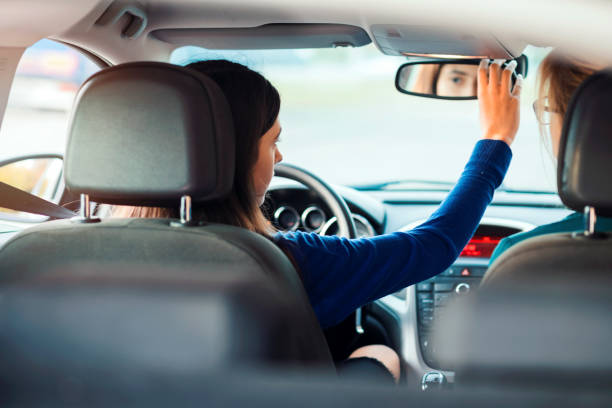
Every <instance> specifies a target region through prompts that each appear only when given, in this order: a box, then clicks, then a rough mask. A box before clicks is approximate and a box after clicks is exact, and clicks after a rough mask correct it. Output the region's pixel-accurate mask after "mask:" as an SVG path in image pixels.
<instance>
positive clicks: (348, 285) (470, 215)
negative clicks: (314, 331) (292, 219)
mask: <svg viewBox="0 0 612 408" xmlns="http://www.w3.org/2000/svg"><path fill="white" fill-rule="evenodd" d="M511 156H512V153H511V151H510V148H509V147H508V145H507V144H506V143H504V142H501V141H496V140H481V141H479V142H478V143H477V144H476V147H475V148H474V151H473V152H472V156H471V158H470V160H469V161H468V163H467V165H466V166H465V169H464V171H463V173H462V175H461V177H460V179H459V181H458V182H457V184H456V185H455V187H454V188H453V189H452V191H451V192H450V193H449V195H448V196H447V197H446V199H445V200H444V201H443V202H442V204H441V205H440V207H439V208H438V209H437V210H436V211H435V212H434V213H433V214H432V215H431V217H430V218H429V219H428V220H427V221H425V222H424V223H423V224H421V225H419V226H418V227H416V228H414V229H412V230H411V231H407V232H394V233H390V234H385V235H380V236H376V237H372V238H361V239H347V238H340V237H335V236H331V237H328V236H320V235H318V234H315V233H303V232H294V233H279V234H277V235H276V236H275V241H276V242H277V244H278V245H279V246H280V247H281V248H283V249H285V250H286V251H288V252H289V253H290V254H291V255H292V256H293V258H294V260H295V262H296V264H297V265H298V267H299V268H300V272H301V275H302V280H303V283H304V288H305V289H306V292H307V294H308V297H309V299H310V302H311V305H312V307H313V309H314V311H315V313H316V315H317V317H318V319H319V322H320V324H321V326H322V327H329V326H332V325H334V324H337V323H339V322H340V321H342V320H343V319H344V318H346V316H348V315H349V314H350V313H352V312H353V311H354V310H355V309H357V308H358V307H360V306H363V305H365V304H367V303H369V302H371V301H373V300H376V299H379V298H381V297H383V296H386V295H388V294H390V293H393V292H396V291H398V290H400V289H402V288H404V287H406V286H409V285H412V284H414V283H416V282H420V281H422V280H425V279H428V278H430V277H432V276H434V275H437V274H439V273H441V272H442V271H444V270H445V269H446V268H447V267H448V266H450V265H451V264H452V263H453V262H454V261H455V259H456V258H457V257H458V256H459V253H460V252H461V250H462V249H463V247H464V246H465V245H466V243H467V242H468V241H469V239H470V238H471V237H472V235H473V234H474V232H475V231H476V228H477V227H478V224H479V222H480V219H481V218H482V215H483V214H484V211H485V209H486V207H487V205H488V204H489V203H490V202H491V199H492V198H493V193H494V190H495V189H496V188H497V187H498V186H499V185H500V184H501V182H502V180H503V178H504V175H505V174H506V171H507V169H508V166H509V164H510V159H511Z"/></svg>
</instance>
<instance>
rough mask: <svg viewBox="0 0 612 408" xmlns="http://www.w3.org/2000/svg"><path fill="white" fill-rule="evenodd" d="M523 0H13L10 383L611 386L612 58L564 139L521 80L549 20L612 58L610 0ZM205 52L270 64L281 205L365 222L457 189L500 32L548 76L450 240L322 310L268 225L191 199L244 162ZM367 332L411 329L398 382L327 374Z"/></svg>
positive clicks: (473, 392)
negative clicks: (551, 134)
mask: <svg viewBox="0 0 612 408" xmlns="http://www.w3.org/2000/svg"><path fill="white" fill-rule="evenodd" d="M514 3H516V4H515V6H516V10H508V9H507V8H506V7H503V5H502V4H497V3H495V4H492V3H490V2H484V1H480V0H475V1H473V2H466V3H464V4H462V5H461V6H459V5H457V4H455V3H454V2H448V1H442V0H440V1H428V2H411V3H404V2H396V1H391V0H389V1H387V0H382V1H380V2H377V4H375V5H374V4H370V3H369V2H367V3H366V2H364V3H360V2H349V1H344V0H342V1H338V2H337V3H334V4H330V3H329V2H322V1H310V2H302V1H296V2H295V4H294V3H291V4H289V2H281V1H278V0H267V1H263V0H262V1H259V0H258V1H249V2H247V1H244V0H242V1H239V0H227V1H224V2H218V1H208V0H198V1H196V0H181V1H172V0H139V1H132V0H87V1H80V2H74V1H71V0H56V1H53V2H39V1H30V0H21V1H16V0H15V1H13V0H9V1H8V2H6V3H5V4H3V5H2V6H1V7H2V9H3V10H5V11H6V13H0V14H2V15H0V118H3V119H2V122H0V144H1V145H2V149H0V356H1V357H0V360H1V361H2V362H3V364H1V365H0V390H1V391H0V401H2V402H3V404H6V405H8V406H11V405H17V406H19V405H29V404H32V405H60V406H64V405H75V406H82V405H98V406H107V405H118V404H121V405H127V404H129V405H134V406H145V405H147V406H150V405H164V406H167V405H170V404H172V405H176V404H181V405H183V404H185V405H187V404H188V405H195V404H198V405H201V404H205V405H207V406H238V405H247V404H248V405H250V406H262V407H263V406H277V405H278V406H280V405H282V406H325V407H327V406H330V407H331V406H347V407H348V406H351V407H362V406H363V407H365V406H371V405H373V404H376V405H381V406H400V405H401V406H406V405H407V404H423V405H426V406H431V407H435V406H459V405H460V406H465V405H468V404H470V405H473V406H490V405H491V404H495V405H496V406H517V405H520V406H610V404H611V403H612V392H611V390H612V380H611V378H612V341H611V340H612V325H611V324H610V323H611V322H610V311H611V310H612V309H611V308H612V303H611V302H612V301H611V299H612V298H611V297H610V295H609V288H610V285H611V284H612V280H611V276H612V275H611V273H612V238H611V237H610V235H609V234H607V233H606V232H602V231H600V230H596V226H597V219H598V217H610V216H612V187H611V185H610V182H609V180H608V179H607V175H609V174H612V160H610V158H611V157H612V137H611V134H612V116H611V115H610V114H609V113H610V107H612V68H606V69H604V70H601V71H599V72H597V73H596V74H594V75H592V76H591V77H589V78H588V79H587V80H586V81H584V83H582V84H581V85H580V87H579V88H578V90H577V91H576V92H575V93H574V95H573V96H572V99H571V101H570V104H569V107H568V109H567V113H566V114H565V116H564V118H563V126H562V134H561V141H560V150H559V155H558V160H557V162H556V163H554V164H551V163H553V162H552V161H551V160H550V158H549V157H547V156H546V155H545V154H544V155H543V154H541V153H542V152H541V145H542V142H541V140H540V137H539V136H538V134H537V132H538V129H537V123H536V122H535V120H534V119H533V118H531V116H533V112H532V111H531V104H532V102H533V99H534V98H535V97H536V95H535V91H534V89H535V86H536V82H535V78H534V77H535V76H536V73H537V66H538V64H539V63H540V62H541V60H542V59H543V58H544V57H545V55H546V54H547V53H548V52H550V50H551V48H552V47H557V48H561V49H567V50H568V52H569V51H572V52H582V53H584V55H587V56H589V57H591V58H597V59H598V60H600V61H605V64H607V65H606V66H607V67H610V66H612V57H611V54H610V51H609V50H610V49H611V47H612V27H610V26H609V24H608V23H607V21H608V20H609V17H610V16H611V15H612V6H610V5H608V4H604V3H602V2H598V1H596V0H581V1H570V2H566V3H564V4H560V5H555V6H554V7H558V8H559V10H560V11H559V14H558V17H557V18H558V20H555V19H553V18H551V17H550V13H547V12H548V11H549V7H553V6H552V5H550V4H533V2H527V1H523V0H517V1H515V2H514ZM519 6H523V8H521V7H519ZM526 10H527V11H526ZM576 16H578V17H579V18H576ZM501 20H503V24H501V23H500V24H497V23H495V24H494V23H493V22H499V21H501ZM587 21H589V23H588V24H587V23H586V22H587ZM602 33H603V35H602ZM595 39H596V41H594V40H595ZM213 58H228V59H230V60H235V61H237V62H241V63H245V64H246V65H249V66H252V67H253V68H254V69H255V70H257V69H259V68H260V69H261V71H262V72H263V73H264V74H265V75H266V76H267V77H270V80H271V82H273V83H278V85H279V90H280V91H281V97H282V99H283V107H282V109H281V112H283V110H285V112H286V114H285V113H281V119H282V120H283V129H284V130H283V138H284V140H287V141H286V142H285V141H283V143H287V145H286V149H285V145H284V144H281V148H282V149H283V154H284V155H285V160H284V161H283V162H282V163H280V164H278V165H276V167H275V179H274V180H273V182H272V185H271V187H270V189H269V191H268V194H267V196H266V200H265V203H264V204H263V206H262V210H263V211H264V214H265V215H266V217H267V218H268V220H269V222H270V223H271V224H272V225H273V226H274V227H275V228H276V229H278V231H281V232H292V231H304V232H310V233H316V234H320V235H337V236H340V237H346V238H350V239H356V238H361V237H374V236H377V235H382V234H387V233H393V232H396V231H409V230H411V229H412V228H414V227H416V226H418V225H420V224H421V223H423V222H424V221H425V220H426V219H427V218H428V217H429V215H430V214H431V213H433V212H434V211H435V210H436V208H437V207H438V206H439V205H440V203H441V202H442V201H443V200H444V198H445V197H446V195H447V194H448V192H449V191H450V190H451V188H452V187H453V185H454V183H455V181H456V180H457V178H458V177H459V175H460V172H461V169H462V165H463V164H464V163H465V160H466V159H467V154H468V153H469V151H470V148H471V147H472V146H473V144H474V143H475V142H476V141H477V140H478V138H479V133H478V127H477V124H475V123H476V121H477V115H478V114H477V105H476V104H477V101H476V100H475V99H476V87H475V86H476V85H475V82H474V81H475V79H474V78H475V75H476V71H475V69H476V67H477V65H478V64H479V63H480V61H481V60H482V59H490V60H495V59H497V60H499V59H501V60H503V61H504V64H507V63H508V62H510V61H517V69H516V74H515V76H514V77H513V81H516V79H517V75H518V74H522V75H523V76H524V77H525V78H526V81H531V82H526V83H529V84H531V85H530V86H531V87H532V88H529V89H528V88H527V87H526V88H525V90H524V91H523V92H524V93H523V95H522V100H521V104H522V105H521V106H522V108H521V115H522V121H524V124H523V123H522V124H521V130H520V131H519V136H518V138H517V144H516V147H515V146H513V147H512V150H513V154H514V156H515V158H514V159H513V160H515V161H514V162H513V165H512V167H511V170H510V172H509V175H508V177H507V180H506V181H505V182H504V184H503V185H502V186H501V187H500V188H499V189H498V190H497V191H496V193H495V196H494V198H493V201H492V203H491V204H490V206H489V207H488V208H487V210H486V212H485V215H484V217H483V218H482V220H481V222H480V225H479V226H478V228H477V230H476V232H475V234H474V236H473V237H472V238H471V240H470V241H469V243H468V244H467V246H466V247H465V248H463V250H462V251H461V253H460V256H459V257H458V258H457V260H456V261H455V262H454V263H453V264H452V265H451V266H450V267H448V268H447V269H446V270H444V271H442V272H441V273H440V274H439V275H437V276H434V277H432V278H430V279H428V280H426V281H423V282H419V283H417V284H415V285H412V286H409V287H407V288H404V289H402V290H400V291H398V292H396V293H393V294H390V295H388V296H385V297H383V298H381V299H378V300H376V301H374V302H372V303H370V304H367V305H364V306H363V307H361V308H359V309H357V310H356V311H355V312H354V313H352V314H351V315H350V316H349V317H347V318H346V319H345V320H344V321H343V322H341V323H340V324H338V325H336V326H333V327H331V328H326V329H325V330H323V329H322V328H321V327H320V325H319V323H318V321H317V318H316V316H315V314H314V311H313V309H312V307H311V306H310V303H309V300H308V296H307V295H306V292H305V290H304V287H303V286H302V283H301V280H300V275H299V272H298V271H297V270H296V267H295V265H294V263H293V262H292V260H290V259H289V258H288V257H287V256H286V255H285V253H284V252H283V251H281V250H280V249H279V248H278V247H277V246H276V245H275V244H274V243H273V242H272V241H271V240H269V239H267V238H265V237H263V236H261V235H259V234H256V233H254V232H251V231H248V230H246V229H243V228H238V227H234V226H229V225H221V224H208V223H202V222H196V221H194V220H193V217H192V209H193V207H194V206H197V205H198V204H200V203H206V202H210V201H214V200H215V199H217V198H218V197H220V196H223V195H224V194H226V193H227V192H228V191H229V190H230V189H231V188H232V183H233V176H234V168H235V157H234V151H235V145H236V138H235V129H234V125H233V120H232V114H231V111H230V108H229V104H228V102H227V100H226V98H225V96H224V95H223V92H222V91H221V89H220V88H219V86H218V85H217V84H216V83H215V82H214V81H212V80H211V79H210V78H208V77H207V76H205V75H203V74H200V73H198V72H195V71H192V70H190V69H188V68H185V67H184V65H186V64H187V63H188V62H192V61H194V60H198V59H213ZM458 78H459V79H458ZM459 80H460V81H461V82H460V81H459ZM389 95H391V96H389ZM523 105H524V106H523ZM362 109H366V110H362ZM282 115H284V116H282ZM529 115H531V116H529ZM472 122H474V123H472ZM291 127H293V128H294V129H295V131H292V130H291ZM285 134H286V136H285ZM292 139H293V140H292ZM202 152H204V154H202ZM437 152H440V155H439V157H437V158H436V157H433V156H434V155H436V154H437ZM196 153H197V154H196ZM292 156H293V157H295V158H296V159H295V161H294V160H292ZM542 162H546V163H549V164H546V165H542V164H541V163H542ZM445 166H446V167H445ZM545 166H549V170H550V169H552V170H551V171H552V172H553V173H551V174H549V175H548V176H549V177H548V178H546V177H547V175H546V170H545V169H544V170H543V167H545ZM114 205H126V206H153V207H163V206H175V207H177V208H180V217H178V218H176V219H164V218H151V219H144V218H118V217H114V216H113V214H112V206H114ZM573 212H579V213H583V214H584V228H583V229H581V230H578V231H574V232H571V233H558V234H549V235H543V236H540V237H536V238H530V239H528V240H525V241H523V242H521V243H519V244H517V245H515V246H513V247H512V248H511V249H509V250H507V251H505V252H504V253H503V254H502V255H501V256H500V257H499V258H497V259H496V260H495V261H494V262H492V263H491V262H490V259H491V255H492V254H493V251H494V250H495V248H496V246H497V245H498V244H499V242H500V241H501V240H502V239H504V238H506V237H509V236H511V235H513V234H516V233H520V232H525V231H530V230H532V229H534V228H536V227H538V226H541V225H544V224H548V223H551V222H555V221H559V220H561V219H563V218H564V217H566V216H568V215H570V214H572V213H573ZM606 322H607V323H606ZM371 344H383V345H386V346H388V347H390V348H392V349H393V350H394V351H396V352H397V354H398V355H399V357H400V361H401V372H402V376H401V379H400V381H399V383H398V384H397V385H396V386H389V385H384V384H378V383H375V382H367V381H363V380H348V379H342V378H338V376H337V375H336V371H335V363H337V362H340V361H342V360H345V359H346V358H347V357H348V356H349V355H350V353H351V352H352V351H353V350H355V349H356V348H357V347H360V346H364V345H371Z"/></svg>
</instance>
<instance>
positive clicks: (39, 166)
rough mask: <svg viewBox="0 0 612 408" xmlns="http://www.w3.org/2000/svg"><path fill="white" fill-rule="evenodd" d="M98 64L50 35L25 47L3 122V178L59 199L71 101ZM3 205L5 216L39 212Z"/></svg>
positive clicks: (0, 165) (0, 167) (0, 147)
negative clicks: (22, 211) (12, 209)
mask: <svg viewBox="0 0 612 408" xmlns="http://www.w3.org/2000/svg"><path fill="white" fill-rule="evenodd" d="M99 69H100V68H99V67H98V66H97V65H95V64H94V63H93V62H91V61H90V60H89V59H88V58H87V57H85V56H84V55H82V54H81V53H79V52H78V51H76V50H74V49H73V48H70V47H68V46H66V45H64V44H61V43H57V42H54V41H51V40H41V41H39V42H37V43H36V44H34V45H32V46H31V47H30V48H28V49H27V50H26V51H25V52H24V54H23V56H22V58H21V60H20V62H19V65H18V67H17V72H16V74H15V78H14V79H13V84H12V87H11V91H10V94H9V98H8V104H7V108H6V112H5V114H4V118H3V120H2V123H1V126H0V181H2V182H4V183H6V184H9V185H11V186H13V187H17V188H19V189H21V190H24V191H27V192H29V193H31V194H35V195H38V196H39V197H42V198H45V199H47V200H52V201H57V200H58V199H59V195H61V191H58V189H59V188H60V187H61V186H60V184H61V173H62V160H61V157H62V156H63V154H64V149H65V144H66V133H67V132H66V131H67V126H68V118H69V114H70V110H71V108H72V102H73V100H74V97H75V94H76V92H77V90H78V88H79V86H80V85H81V84H82V83H83V82H84V81H85V79H86V78H87V77H89V76H90V75H91V74H93V73H95V72H96V71H98V70H99ZM58 193H60V194H58ZM1 207H2V203H1V202H0V218H5V217H3V216H6V215H8V216H9V217H8V218H14V217H15V216H17V217H18V218H29V219H31V220H36V219H39V218H40V217H39V216H29V215H27V214H23V213H17V212H15V211H10V210H7V209H5V208H1Z"/></svg>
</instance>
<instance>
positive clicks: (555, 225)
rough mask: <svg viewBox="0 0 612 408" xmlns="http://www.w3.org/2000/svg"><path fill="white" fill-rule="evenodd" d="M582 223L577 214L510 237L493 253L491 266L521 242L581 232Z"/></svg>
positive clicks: (579, 215) (490, 261)
mask: <svg viewBox="0 0 612 408" xmlns="http://www.w3.org/2000/svg"><path fill="white" fill-rule="evenodd" d="M582 222H583V221H582V214H580V213H578V212H575V213H572V214H570V215H568V216H567V217H565V218H564V219H562V220H560V221H557V222H552V223H550V224H544V225H540V226H539V227H536V228H534V229H532V230H529V231H525V232H519V233H517V234H514V235H510V236H509V237H506V238H504V239H502V240H501V241H500V242H499V244H498V245H497V247H496V248H495V251H493V254H492V255H491V259H490V260H489V265H491V264H492V263H493V261H495V259H497V258H498V257H499V256H500V255H501V254H502V253H503V252H505V251H506V250H508V249H509V248H510V247H512V246H514V245H516V244H518V243H519V242H522V241H524V240H526V239H529V238H534V237H538V236H540V235H546V234H556V233H561V232H573V231H576V230H579V229H580V228H581V227H582Z"/></svg>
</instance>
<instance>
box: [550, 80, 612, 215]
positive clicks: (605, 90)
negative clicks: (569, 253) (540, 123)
mask: <svg viewBox="0 0 612 408" xmlns="http://www.w3.org/2000/svg"><path fill="white" fill-rule="evenodd" d="M611 174H612V70H606V71H601V72H598V73H596V74H595V75H592V76H591V77H590V78H588V79H587V80H585V81H584V82H583V83H582V84H581V85H580V87H579V88H578V89H577V90H576V92H575V93H574V95H573V97H572V99H571V101H570V103H569V105H568V109H567V112H566V114H565V118H564V123H563V131H562V136H561V141H560V145H559V166H558V174H557V187H558V191H559V196H560V197H561V200H562V201H563V203H564V204H565V205H566V206H568V207H569V208H571V209H573V210H576V211H582V210H583V209H584V207H585V206H591V207H594V208H595V209H596V210H597V214H598V215H604V216H612V183H611V182H610V175H611Z"/></svg>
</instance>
